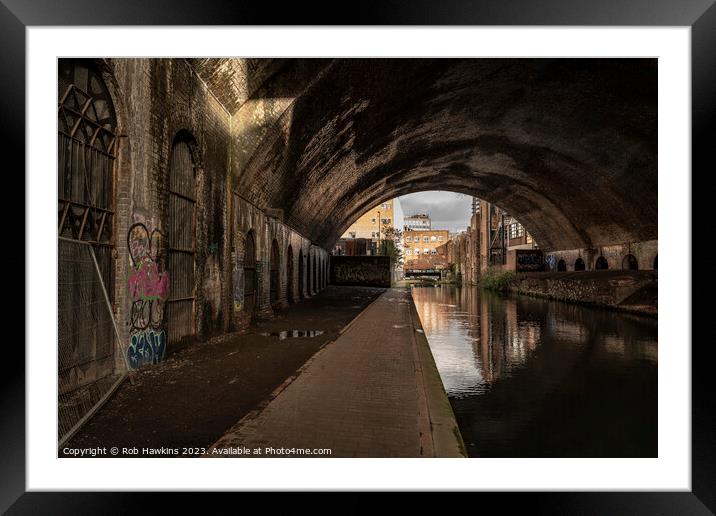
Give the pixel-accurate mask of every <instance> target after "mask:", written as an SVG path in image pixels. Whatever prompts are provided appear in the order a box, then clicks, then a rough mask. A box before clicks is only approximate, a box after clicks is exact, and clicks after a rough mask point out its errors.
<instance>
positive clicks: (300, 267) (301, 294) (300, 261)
mask: <svg viewBox="0 0 716 516" xmlns="http://www.w3.org/2000/svg"><path fill="white" fill-rule="evenodd" d="M304 276H305V273H304V263H303V249H299V250H298V298H299V299H303V298H304V297H306V291H305V290H304V289H305V286H304V284H303V283H304V281H303V279H304Z"/></svg>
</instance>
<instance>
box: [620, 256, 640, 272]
mask: <svg viewBox="0 0 716 516" xmlns="http://www.w3.org/2000/svg"><path fill="white" fill-rule="evenodd" d="M622 269H626V270H630V271H638V270H639V262H638V261H637V259H636V256H634V255H633V254H628V255H626V256H625V257H624V259H623V260H622Z"/></svg>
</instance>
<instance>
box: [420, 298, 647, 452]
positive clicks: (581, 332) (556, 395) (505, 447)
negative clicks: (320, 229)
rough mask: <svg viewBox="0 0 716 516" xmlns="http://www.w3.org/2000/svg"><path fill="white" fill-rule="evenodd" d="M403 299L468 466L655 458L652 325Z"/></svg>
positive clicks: (520, 302) (504, 303) (468, 301)
mask: <svg viewBox="0 0 716 516" xmlns="http://www.w3.org/2000/svg"><path fill="white" fill-rule="evenodd" d="M413 298H414V300H415V304H416V307H417V309H418V313H419V314H420V319H421V322H422V324H423V327H424V328H425V332H426V335H427V337H428V341H429V342H430V348H431V350H432V353H433V356H434V357H435V362H436V364H437V366H438V370H439V371H440V375H441V377H442V380H443V384H444V386H445V390H446V391H447V393H448V396H449V398H450V401H451V403H452V405H453V410H454V411H455V416H456V418H457V420H458V424H459V426H460V430H461V432H462V435H463V439H464V440H465V443H466V445H467V447H468V451H469V453H470V455H471V456H483V457H488V456H489V457H549V456H551V457H572V456H577V457H623V456H627V457H642V456H656V454H657V427H656V424H657V420H656V417H657V406H656V403H657V397H656V395H657V390H656V379H657V323H656V320H653V319H648V318H642V317H636V316H631V315H625V314H620V313H616V312H608V311H604V310H599V309H591V308H587V307H582V306H576V305H569V304H565V303H558V302H550V301H545V300H540V299H533V298H526V297H504V296H500V295H497V294H492V293H488V292H484V291H480V290H479V289H477V288H456V287H448V286H439V287H417V288H414V289H413Z"/></svg>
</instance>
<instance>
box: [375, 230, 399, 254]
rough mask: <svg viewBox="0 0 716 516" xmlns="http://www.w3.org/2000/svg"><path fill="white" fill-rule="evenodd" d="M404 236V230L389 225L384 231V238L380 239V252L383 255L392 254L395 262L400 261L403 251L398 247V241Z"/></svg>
mask: <svg viewBox="0 0 716 516" xmlns="http://www.w3.org/2000/svg"><path fill="white" fill-rule="evenodd" d="M402 238H403V232H402V231H401V230H399V229H396V228H393V227H392V226H388V227H387V228H386V229H385V230H384V231H383V239H382V240H381V241H380V246H379V248H378V254H379V255H382V256H390V259H391V261H392V262H393V263H399V262H400V260H401V258H402V253H401V252H400V248H399V247H398V243H399V242H400V240H401V239H402Z"/></svg>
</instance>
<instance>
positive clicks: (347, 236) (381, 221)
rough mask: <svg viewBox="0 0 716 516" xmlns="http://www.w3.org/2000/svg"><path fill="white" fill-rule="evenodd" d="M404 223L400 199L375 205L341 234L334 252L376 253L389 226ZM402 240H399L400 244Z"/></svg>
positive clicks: (350, 254)
mask: <svg viewBox="0 0 716 516" xmlns="http://www.w3.org/2000/svg"><path fill="white" fill-rule="evenodd" d="M403 224H404V215H403V209H402V207H401V206H400V199H398V198H395V199H390V200H387V201H385V202H382V203H380V204H378V205H377V206H374V207H373V208H371V209H370V210H368V211H367V212H365V213H364V214H363V215H361V216H360V217H359V218H358V220H356V221H355V222H354V223H353V224H351V225H350V227H349V228H348V229H347V230H346V231H345V232H344V233H343V235H341V238H340V240H339V241H338V243H337V244H336V246H335V247H334V249H333V254H337V255H349V256H363V255H369V256H370V255H375V254H377V252H378V247H379V245H380V241H381V240H383V239H385V238H386V230H388V229H389V228H401V227H402V226H403ZM401 243H402V242H398V245H400V244H401Z"/></svg>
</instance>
